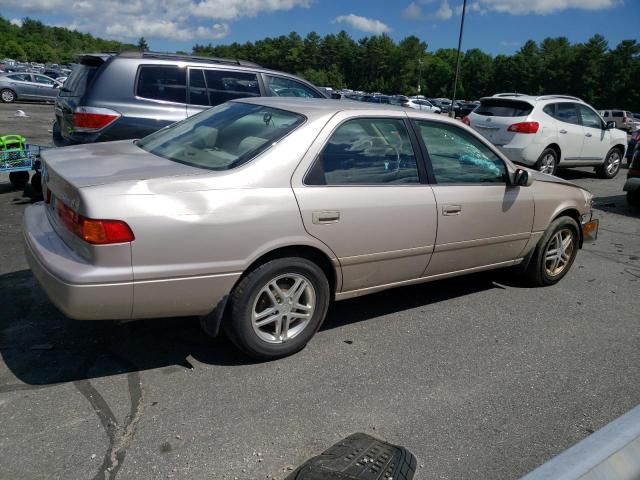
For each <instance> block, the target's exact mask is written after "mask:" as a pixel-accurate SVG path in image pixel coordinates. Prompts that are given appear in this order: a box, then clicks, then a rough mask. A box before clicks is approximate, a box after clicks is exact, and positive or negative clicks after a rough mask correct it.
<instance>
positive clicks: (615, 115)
mask: <svg viewBox="0 0 640 480" xmlns="http://www.w3.org/2000/svg"><path fill="white" fill-rule="evenodd" d="M611 116H612V117H617V118H620V117H622V112H611Z"/></svg>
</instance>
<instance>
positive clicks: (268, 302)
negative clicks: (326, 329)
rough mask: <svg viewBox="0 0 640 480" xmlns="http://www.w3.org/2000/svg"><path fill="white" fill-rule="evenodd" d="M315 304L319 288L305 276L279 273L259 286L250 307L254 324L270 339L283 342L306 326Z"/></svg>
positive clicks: (258, 331)
mask: <svg viewBox="0 0 640 480" xmlns="http://www.w3.org/2000/svg"><path fill="white" fill-rule="evenodd" d="M315 308H316V292H315V289H314V288H313V285H312V284H311V281H309V280H308V279H307V278H306V277H304V276H302V275H300V274H297V273H288V274H285V275H280V276H278V277H276V278H274V279H273V280H271V281H269V282H268V283H267V284H266V285H265V286H264V287H262V288H261V289H260V291H259V292H258V295H257V296H256V299H255V301H254V303H253V308H252V310H251V324H252V326H253V330H254V331H255V333H256V335H258V337H259V338H260V339H261V340H263V341H265V342H268V343H283V342H286V341H288V340H291V339H292V338H294V337H296V336H297V335H299V334H300V333H302V331H303V330H304V329H305V328H306V327H307V325H308V324H309V322H310V321H311V318H312V317H313V313H314V311H315Z"/></svg>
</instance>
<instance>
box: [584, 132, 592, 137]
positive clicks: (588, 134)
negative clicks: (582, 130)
mask: <svg viewBox="0 0 640 480" xmlns="http://www.w3.org/2000/svg"><path fill="white" fill-rule="evenodd" d="M592 136H593V135H591V134H590V133H587V134H586V135H585V137H592Z"/></svg>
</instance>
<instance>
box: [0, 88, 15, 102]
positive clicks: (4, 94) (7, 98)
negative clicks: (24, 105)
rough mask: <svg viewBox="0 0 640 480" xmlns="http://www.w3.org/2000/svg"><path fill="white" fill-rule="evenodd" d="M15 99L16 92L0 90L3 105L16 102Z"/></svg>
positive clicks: (7, 89) (6, 89)
mask: <svg viewBox="0 0 640 480" xmlns="http://www.w3.org/2000/svg"><path fill="white" fill-rule="evenodd" d="M16 98H17V96H16V92H14V91H13V90H11V89H9V88H5V89H3V90H0V100H2V102H3V103H13V102H15V101H16Z"/></svg>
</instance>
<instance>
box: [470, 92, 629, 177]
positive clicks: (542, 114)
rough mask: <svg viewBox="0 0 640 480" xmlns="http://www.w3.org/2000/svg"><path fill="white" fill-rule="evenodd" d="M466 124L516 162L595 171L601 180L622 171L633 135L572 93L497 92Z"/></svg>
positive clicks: (549, 169) (484, 100) (545, 170)
mask: <svg viewBox="0 0 640 480" xmlns="http://www.w3.org/2000/svg"><path fill="white" fill-rule="evenodd" d="M463 121H464V122H465V123H466V124H467V125H469V126H471V127H472V128H473V129H474V130H476V131H477V132H479V133H481V134H482V135H484V137H486V138H487V139H488V140H489V141H490V142H492V143H493V144H494V145H495V146H497V147H498V148H499V149H500V150H501V151H502V153H504V154H505V155H506V156H507V157H509V159H511V160H512V161H514V162H516V163H520V164H523V165H527V166H529V167H532V168H535V169H537V170H540V171H541V172H543V173H549V174H554V173H555V172H556V170H557V169H558V168H565V167H595V170H596V173H597V174H598V176H599V177H601V178H613V177H615V176H616V175H617V173H618V172H619V171H620V166H621V165H622V159H623V158H624V155H625V150H626V148H627V134H626V133H625V132H623V131H622V130H618V129H616V128H615V125H614V124H613V123H612V122H609V123H606V122H605V121H604V120H603V119H602V117H601V116H600V115H599V114H598V113H597V111H596V110H594V109H593V108H592V107H591V106H590V105H588V104H587V103H585V102H583V101H582V100H580V99H579V98H576V97H570V96H566V95H544V96H539V97H534V96H529V95H521V94H496V95H494V96H493V97H485V98H482V99H481V100H480V106H479V107H478V108H476V109H475V110H474V111H473V112H471V113H470V114H469V115H468V116H467V117H465V118H464V119H463Z"/></svg>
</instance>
